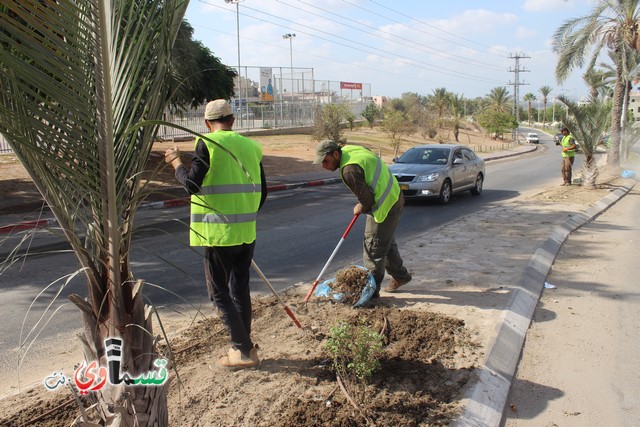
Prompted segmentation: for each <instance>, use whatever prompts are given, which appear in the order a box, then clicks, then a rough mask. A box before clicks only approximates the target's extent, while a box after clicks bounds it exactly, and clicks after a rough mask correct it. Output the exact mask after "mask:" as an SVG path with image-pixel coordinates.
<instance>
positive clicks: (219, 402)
mask: <svg viewBox="0 0 640 427" xmlns="http://www.w3.org/2000/svg"><path fill="white" fill-rule="evenodd" d="M303 294H304V292H299V291H296V289H293V290H291V291H290V292H288V293H286V294H284V295H283V299H284V300H285V301H286V302H287V304H289V305H290V306H295V305H296V301H298V302H299V301H301V300H302V296H303ZM253 303H254V307H253V313H254V321H253V333H252V335H253V336H254V340H255V341H256V342H257V343H258V344H259V346H260V353H259V354H260V357H261V359H262V363H261V366H260V368H259V369H252V370H244V371H237V372H232V371H227V370H224V369H222V368H219V367H217V366H216V364H215V361H216V360H217V358H218V357H219V356H221V355H222V354H224V352H225V351H226V350H227V348H228V346H229V339H228V336H227V333H226V329H225V327H224V326H223V324H222V323H221V321H220V320H219V319H218V318H217V317H216V316H215V315H211V316H207V317H206V318H201V319H199V320H194V319H191V320H192V321H193V323H192V324H191V326H189V327H188V328H186V329H184V330H182V331H181V333H177V334H176V335H175V338H174V339H172V340H171V347H172V351H173V354H174V357H173V359H172V360H173V362H174V364H175V367H176V369H177V372H174V375H173V382H172V383H171V386H170V391H169V402H170V404H169V405H170V407H169V416H170V425H189V426H204V425H238V426H240V425H247V426H248V425H268V426H303V425H307V426H310V425H323V426H359V425H365V424H366V423H367V422H373V423H374V424H375V425H398V426H410V425H434V424H437V425H444V424H447V423H448V422H450V421H452V420H453V419H454V418H455V417H456V416H457V414H458V412H459V409H460V399H461V397H462V393H463V390H464V386H465V385H466V384H467V383H469V382H470V381H472V380H473V374H474V367H475V366H476V365H477V364H478V360H479V358H480V357H481V356H482V355H481V354H480V353H481V352H480V351H479V350H478V347H477V345H476V344H474V342H473V341H472V339H471V337H472V335H473V332H472V331H469V330H468V329H467V328H465V325H464V322H463V321H461V320H458V319H454V318H451V317H447V316H443V315H440V314H435V313H431V312H429V311H426V310H424V309H420V306H415V307H412V309H411V310H398V309H396V308H393V307H391V306H390V305H387V304H385V303H383V302H379V300H378V302H376V303H375V304H374V305H373V306H371V307H368V308H360V309H354V308H351V307H350V306H347V305H345V304H341V303H332V302H322V301H320V300H317V299H313V300H311V301H310V302H309V312H308V314H306V315H304V316H302V315H300V314H299V315H298V318H299V320H300V321H301V322H302V323H303V325H304V327H305V328H304V330H301V329H298V328H296V327H295V326H294V325H293V323H292V322H291V319H290V318H289V317H288V316H287V315H286V314H285V313H284V310H283V309H282V306H281V305H280V304H279V303H278V301H277V300H276V299H275V298H274V297H269V298H261V299H256V300H254V302H253ZM337 320H346V321H348V322H350V323H354V324H355V323H358V324H360V323H366V324H367V325H370V326H371V328H373V329H375V330H376V331H378V332H380V333H381V334H382V335H383V336H384V337H385V343H386V345H385V347H384V352H383V354H382V358H381V360H380V362H381V369H380V370H379V371H378V372H377V373H376V374H375V375H374V376H373V379H372V380H371V383H370V384H367V385H366V387H365V388H364V393H363V395H362V396H361V397H360V399H362V401H361V402H360V405H359V407H358V408H355V407H354V406H353V405H352V404H351V403H350V402H349V400H350V399H353V398H355V397H353V396H349V394H348V393H347V394H345V393H344V392H343V391H342V390H341V388H340V387H338V384H337V382H336V375H335V373H334V372H333V370H332V360H331V356H330V355H329V353H328V352H327V350H326V349H325V344H326V341H327V337H328V334H329V329H330V328H331V327H332V326H333V325H335V323H336V321H337ZM163 351H164V352H165V353H166V354H167V357H168V351H167V347H166V346H163ZM176 373H177V375H175V374H176ZM54 396H55V398H54ZM29 397H30V398H29V399H24V395H16V396H15V397H12V398H9V399H7V400H6V401H5V402H4V403H5V405H3V409H2V411H1V412H0V425H3V426H20V425H26V424H28V425H34V426H38V425H42V426H45V425H47V426H51V425H69V424H70V423H71V422H72V421H73V419H74V418H75V417H77V416H78V414H79V411H78V408H77V407H76V405H75V403H73V399H72V396H71V394H70V393H69V392H68V391H66V392H59V393H52V392H47V391H46V390H45V389H44V387H42V388H37V389H34V390H32V391H31V392H30V393H29ZM34 402H35V403H37V404H34ZM56 406H58V408H55V407H56ZM52 408H54V409H53V410H51V409H52ZM91 411H92V410H91V409H88V413H91ZM37 417H41V419H40V420H38V421H37V422H29V420H33V419H35V418H37ZM367 420H368V421H367Z"/></svg>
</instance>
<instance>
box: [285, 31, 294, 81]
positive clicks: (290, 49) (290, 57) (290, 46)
mask: <svg viewBox="0 0 640 427" xmlns="http://www.w3.org/2000/svg"><path fill="white" fill-rule="evenodd" d="M295 36H296V35H295V33H287V34H283V35H282V38H283V39H285V40H287V39H289V62H290V64H291V77H292V78H293V43H292V41H293V38H294V37H295Z"/></svg>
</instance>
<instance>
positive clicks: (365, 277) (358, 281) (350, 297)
mask: <svg viewBox="0 0 640 427" xmlns="http://www.w3.org/2000/svg"><path fill="white" fill-rule="evenodd" d="M368 283H369V270H367V269H364V268H361V267H358V266H355V265H351V266H349V267H346V268H343V269H342V270H339V271H338V272H337V273H336V277H335V280H334V281H332V282H331V290H332V291H333V293H335V294H340V296H341V299H340V302H342V303H344V304H347V305H354V304H355V303H356V302H357V301H358V300H359V299H360V295H362V291H363V289H364V288H365V286H367V284H368Z"/></svg>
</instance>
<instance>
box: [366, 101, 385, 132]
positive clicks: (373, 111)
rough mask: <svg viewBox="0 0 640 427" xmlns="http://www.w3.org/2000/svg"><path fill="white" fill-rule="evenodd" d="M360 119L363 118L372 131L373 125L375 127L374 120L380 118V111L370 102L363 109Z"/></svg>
mask: <svg viewBox="0 0 640 427" xmlns="http://www.w3.org/2000/svg"><path fill="white" fill-rule="evenodd" d="M362 117H364V118H365V120H366V121H367V123H369V127H370V128H372V129H373V125H375V123H376V120H378V119H380V118H381V117H382V110H381V109H380V108H379V107H378V106H377V105H376V104H374V103H373V102H372V103H371V104H369V105H367V107H366V108H365V109H364V111H363V112H362Z"/></svg>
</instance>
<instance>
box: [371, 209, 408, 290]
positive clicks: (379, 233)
mask: <svg viewBox="0 0 640 427" xmlns="http://www.w3.org/2000/svg"><path fill="white" fill-rule="evenodd" d="M403 204H404V199H403V198H402V197H401V198H400V199H399V200H398V202H396V204H395V205H393V207H392V208H391V210H390V211H389V214H388V215H387V217H386V218H385V220H384V221H382V222H381V223H377V222H376V221H375V220H374V219H373V216H372V215H367V222H366V224H365V226H364V245H363V246H364V251H363V252H364V253H363V261H364V267H366V268H368V269H369V270H370V271H371V273H372V274H373V278H374V279H375V280H376V293H378V292H380V286H381V284H382V279H384V273H385V270H386V272H387V273H389V274H390V275H391V277H394V278H396V279H401V278H403V277H405V276H406V275H407V274H408V273H409V272H408V271H407V269H406V268H405V267H404V265H403V262H402V257H400V252H398V246H397V245H396V239H395V234H396V228H397V227H398V223H399V222H400V217H401V216H402V211H403Z"/></svg>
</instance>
